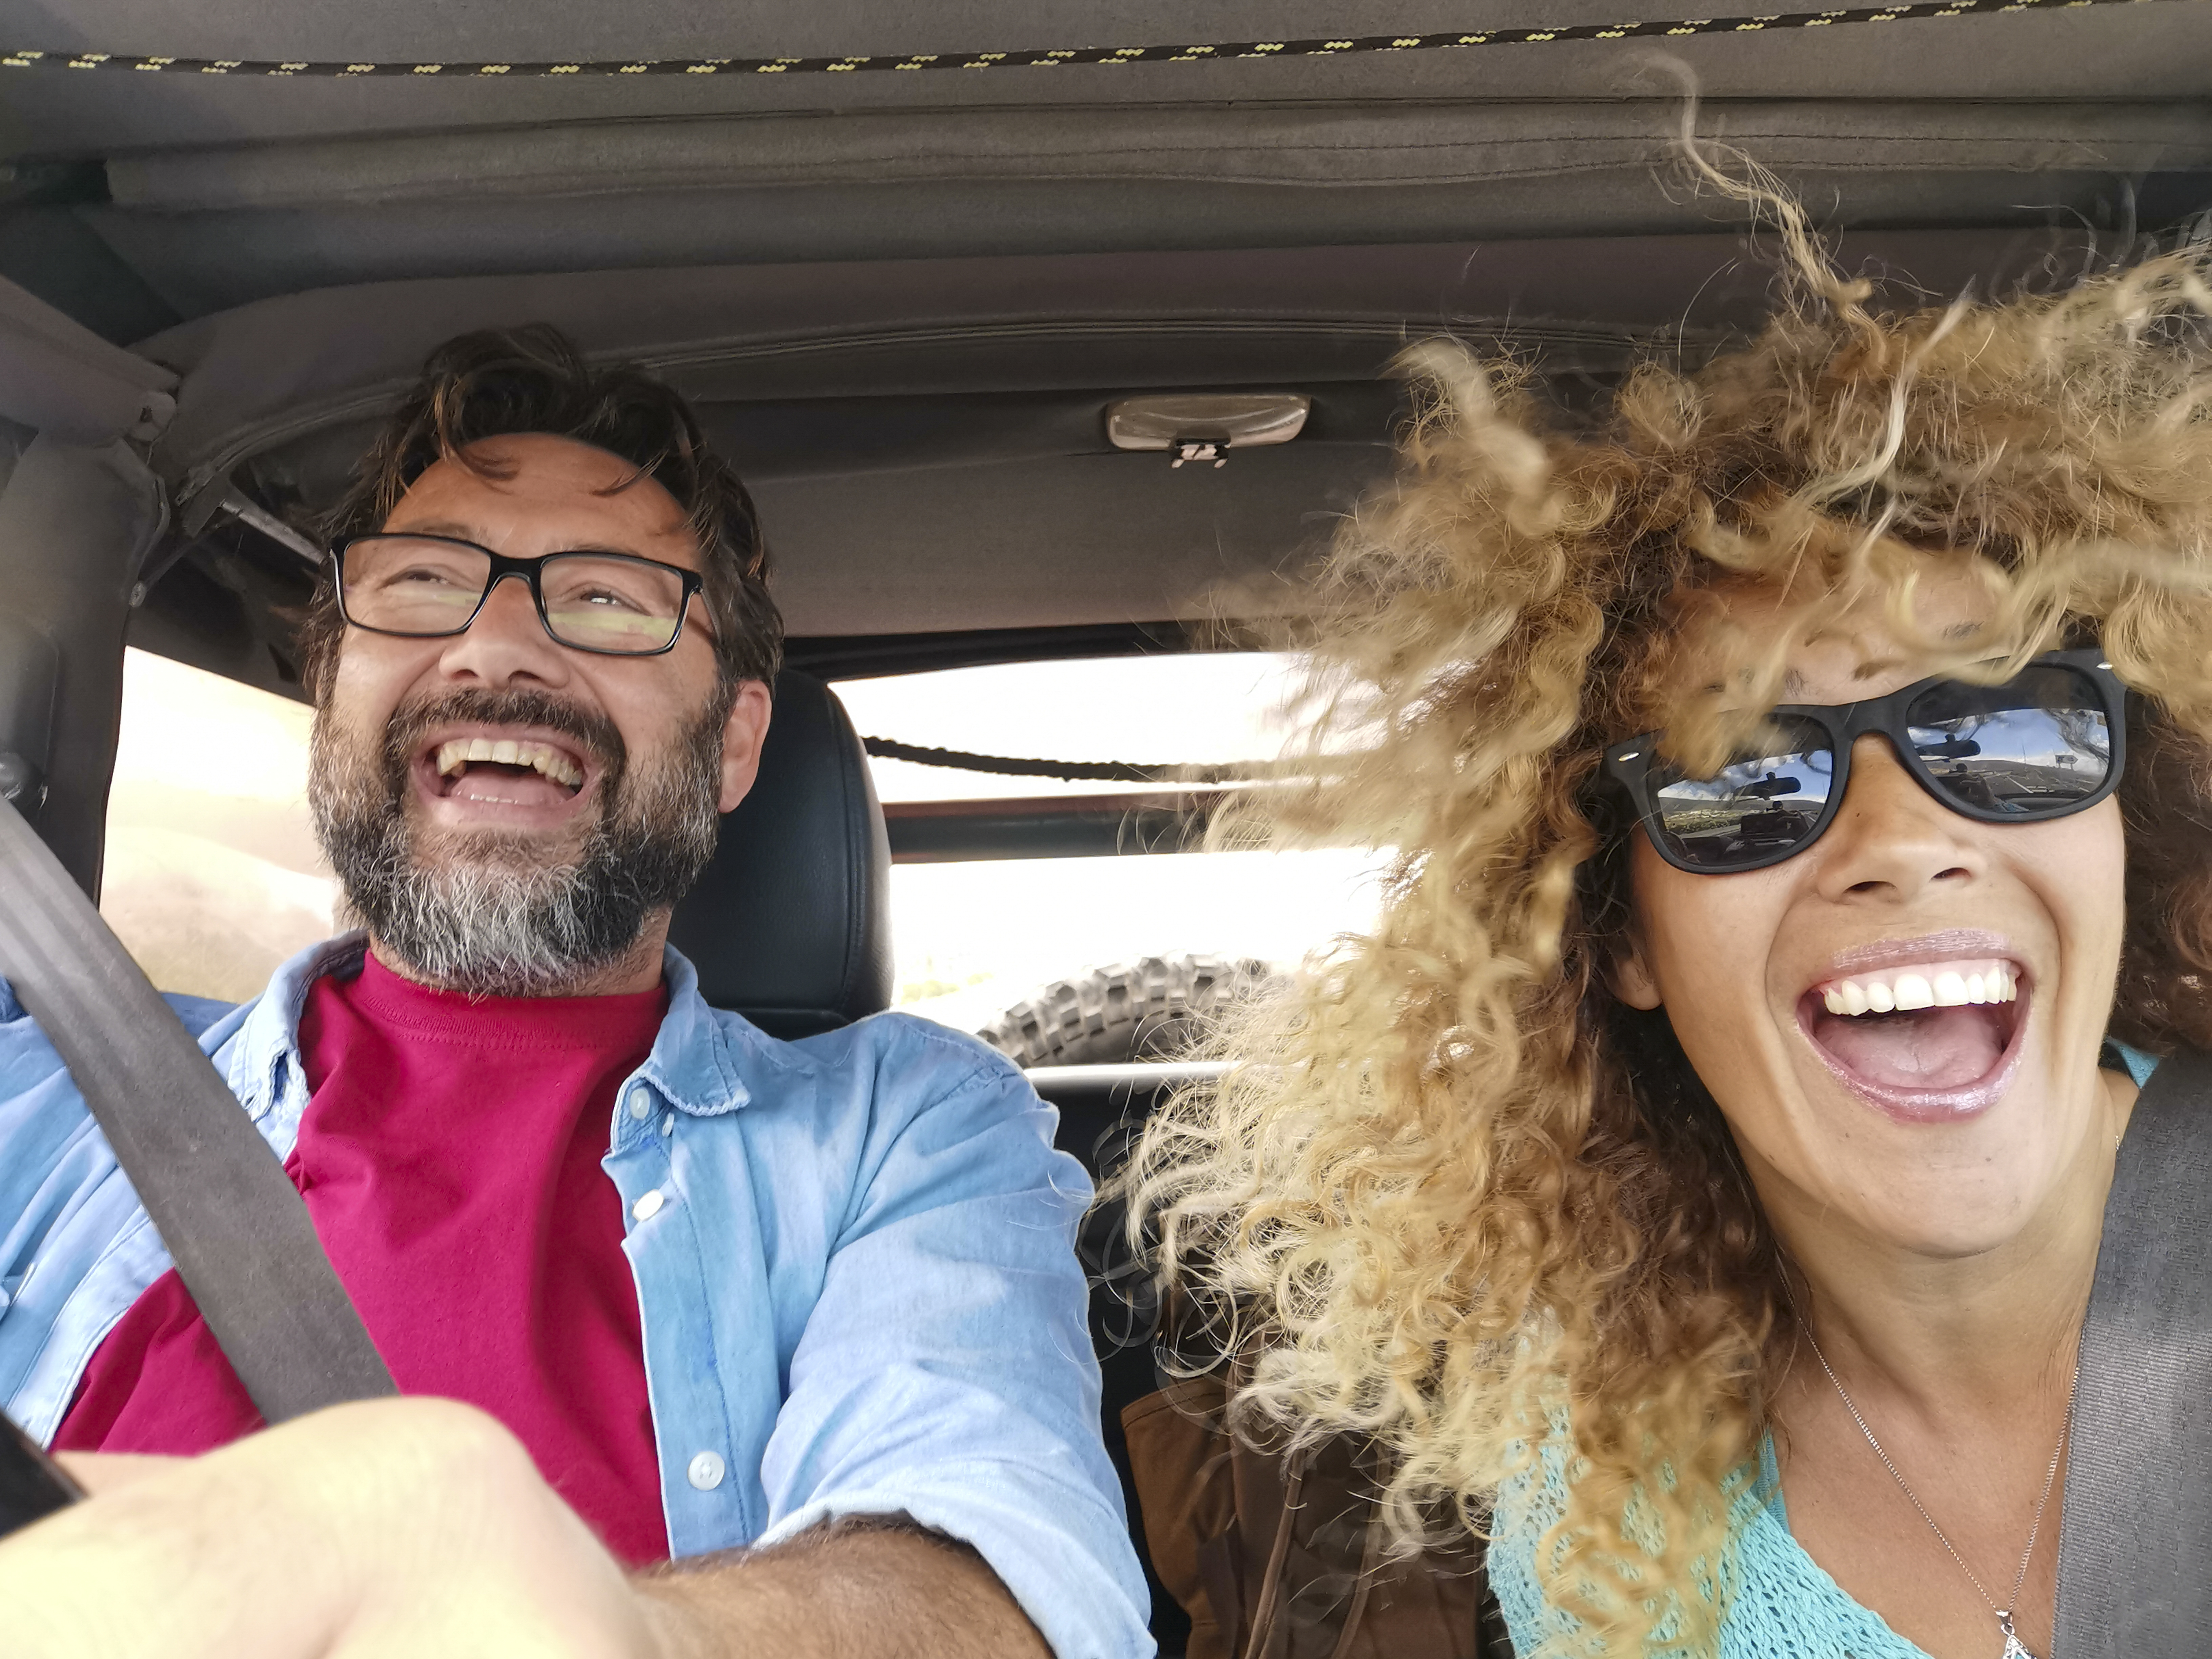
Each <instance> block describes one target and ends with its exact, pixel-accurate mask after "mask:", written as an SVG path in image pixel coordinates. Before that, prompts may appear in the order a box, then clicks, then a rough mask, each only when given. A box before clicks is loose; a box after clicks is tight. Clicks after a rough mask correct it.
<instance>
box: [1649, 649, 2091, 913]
mask: <svg viewBox="0 0 2212 1659" xmlns="http://www.w3.org/2000/svg"><path fill="white" fill-rule="evenodd" d="M2126 707H2127V691H2126V688H2125V687H2124V686H2123V685H2122V684H2120V681H2119V677H2118V675H2116V674H2114V673H2113V672H2112V664H2111V663H2109V662H2107V661H2106V660H2105V657H2104V653H2102V652H2100V651H2096V650H2086V651H2058V652H2053V653H2051V654H2050V655H2048V656H2042V657H2038V658H2037V659H2035V660H2034V661H2033V662H2031V663H2030V664H2028V665H2027V667H2026V668H2024V669H2022V670H2021V672H2020V673H2019V674H2018V675H2017V676H2015V678H2012V679H2010V680H2008V681H2006V682H2005V683H2004V684H2002V685H1969V684H1966V683H1965V682H1964V681H1962V680H1955V679H1948V678H1943V677H1942V676H1940V675H1939V676H1937V677H1936V678H1931V679H1924V680H1921V681H1918V682H1917V683H1916V684H1911V685H1908V686H1906V687H1905V688H1904V690H1899V691H1893V692H1891V693H1890V694H1889V695H1888V696H1881V697H1869V698H1867V699H1866V700H1865V701H1864V702H1844V703H1834V704H1825V703H1785V704H1784V705H1782V706H1781V707H1779V708H1776V709H1775V710H1774V712H1773V713H1772V714H1771V715H1770V716H1769V718H1768V722H1767V726H1766V729H1765V733H1764V735H1763V737H1762V738H1761V739H1760V740H1759V741H1758V742H1756V743H1755V744H1754V745H1753V747H1754V749H1755V750H1757V752H1755V753H1750V754H1747V755H1746V756H1744V757H1743V758H1741V759H1740V760H1736V761H1732V762H1730V763H1729V764H1728V765H1727V766H1725V767H1723V768H1722V769H1721V770H1720V772H1719V773H1718V774H1717V775H1715V776H1712V777H1710V778H1692V777H1688V776H1686V775H1684V774H1683V772H1682V770H1681V769H1680V768H1679V767H1677V766H1674V765H1673V764H1672V763H1669V762H1668V761H1666V760H1664V759H1662V758H1661V757H1660V755H1659V753H1658V742H1659V735H1660V734H1659V733H1657V732H1646V733H1645V734H1644V735H1643V736H1642V737H1638V738H1628V739H1627V740H1626V741H1625V742H1622V743H1617V744H1613V747H1612V748H1611V749H1609V750H1607V751H1606V757H1605V769H1606V772H1607V775H1609V776H1610V777H1612V778H1613V781H1615V782H1617V783H1619V784H1620V786H1621V787H1623V788H1625V789H1626V790H1627V792H1628V794H1629V797H1630V799H1632V800H1633V801H1634V802H1635V805H1636V811H1637V813H1638V816H1639V817H1641V818H1642V820H1643V823H1644V832H1645V833H1646V834H1647V835H1649V836H1650V838H1651V845H1652V846H1653V847H1654V848H1656V849H1657V851H1658V854H1659V856H1660V857H1662V858H1663V859H1665V860H1667V862H1668V863H1669V864H1671V865H1673V866H1674V867H1675V868H1676V869H1678V870H1690V871H1695V872H1701V873H1704V874H1708V875H1728V874H1734V873H1735V872H1738V871H1742V870H1762V869H1765V867H1766V866H1768V865H1770V864H1779V863H1781V862H1782V860H1784V859H1786V858H1790V857H1793V856H1794V855H1796V854H1799V853H1802V852H1803V851H1804V850H1805V849H1806V848H1808V847H1810V846H1811V845H1812V844H1813V843H1814V841H1816V840H1818V839H1819V837H1820V832H1821V831H1822V830H1824V829H1826V828H1827V827H1828V825H1829V823H1831V822H1832V821H1833V819H1834V818H1835V816H1836V810H1837V808H1838V807H1839V806H1841V805H1843V800H1844V789H1845V788H1846V787H1848V786H1849V784H1850V773H1851V745H1852V744H1853V743H1854V742H1856V741H1857V739H1858V738H1861V737H1863V736H1864V735H1866V734H1867V733H1868V732H1880V733H1881V735H1882V736H1883V737H1886V738H1888V739H1889V744H1890V747H1891V748H1892V749H1893V750H1896V751H1897V757H1898V759H1899V761H1901V762H1902V763H1904V766H1905V770H1906V771H1908V772H1910V773H1911V775H1913V777H1914V778H1915V779H1916V780H1917V781H1918V783H1919V785H1920V787H1922V788H1923V789H1925V790H1926V791H1927V792H1928V793H1929V794H1931V795H1933V796H1934V797H1935V798H1936V799H1937V800H1939V801H1941V802H1942V803H1943V805H1946V806H1948V807H1949V808H1950V809H1951V810H1952V811H1954V812H1957V813H1960V814H1961V815H1963V816H1964V817H1970V818H1975V819H1978V820H1979V821H1981V822H1982V823H2042V822H2043V821H2045V819H2049V818H2063V817H2065V816H2066V815H2067V814H2068V813H2069V812H2079V811H2083V810H2084V809H2086V808H2087V807H2091V806H2094V805H2096V804H2097V803H2098V802H2099V801H2100V800H2102V799H2105V797H2106V796H2107V795H2109V794H2111V793H2112V791H2113V789H2114V788H2115V787H2118V783H2119V781H2120V768H2121V766H2122V764H2123V763H2124V761H2125V758H2126V757H2125V754H2124V750H2125V726H2126V720H2125V714H2126Z"/></svg>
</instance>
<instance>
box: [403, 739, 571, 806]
mask: <svg viewBox="0 0 2212 1659" xmlns="http://www.w3.org/2000/svg"><path fill="white" fill-rule="evenodd" d="M420 765H421V769H422V773H423V774H424V779H423V781H424V787H425V790H426V793H428V794H429V795H431V796H432V797H433V798H434V799H440V800H453V801H461V802H477V803H482V804H483V805H492V806H513V807H525V808H528V807H539V808H544V807H552V808H559V807H562V806H566V805H568V803H569V802H571V801H573V800H574V799H575V798H576V797H577V796H578V795H579V794H580V793H582V791H583V789H584V787H585V785H586V781H588V778H589V772H588V770H587V765H588V763H587V762H586V760H585V759H584V757H582V756H580V755H577V754H574V753H573V752H571V751H570V750H567V749H565V748H563V747H562V745H561V744H556V743H552V742H549V741H547V740H545V739H544V738H498V737H486V736H480V735H471V736H467V737H454V738H446V739H445V740H444V741H442V742H440V743H438V744H434V745H432V746H431V747H429V748H428V749H426V750H424V751H423V754H422V761H421V763H420Z"/></svg>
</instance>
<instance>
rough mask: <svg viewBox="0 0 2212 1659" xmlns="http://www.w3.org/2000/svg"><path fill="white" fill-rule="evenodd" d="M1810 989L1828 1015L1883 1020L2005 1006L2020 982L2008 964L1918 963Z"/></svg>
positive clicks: (2017, 992) (2016, 991) (2015, 992)
mask: <svg viewBox="0 0 2212 1659" xmlns="http://www.w3.org/2000/svg"><path fill="white" fill-rule="evenodd" d="M1814 988H1815V989H1816V990H1817V991H1818V992H1819V993H1820V1000H1821V1001H1822V1002H1824V1003H1826V1005H1827V1008H1828V1012H1830V1013H1832V1014H1844V1015H1857V1014H1887V1013H1899V1012H1910V1011H1911V1010H1912V1009H1915V1008H1958V1007H1963V1006H1966V1005H1967V1004H1969V1003H1989V1002H2010V1001H2012V1000H2014V999H2015V997H2017V996H2018V995H2019V994H2020V981H2019V976H2018V975H2015V973H2014V972H2013V968H2012V964H2011V963H2008V962H1991V961H1983V962H1923V963H1914V964H1913V965H1912V966H1911V967H1909V968H1898V969H1892V970H1891V971H1889V972H1887V973H1881V974H1854V975H1851V977H1850V978H1849V979H1834V980H1830V981H1828V982H1827V983H1826V984H1825V985H1820V986H1816V987H1814Z"/></svg>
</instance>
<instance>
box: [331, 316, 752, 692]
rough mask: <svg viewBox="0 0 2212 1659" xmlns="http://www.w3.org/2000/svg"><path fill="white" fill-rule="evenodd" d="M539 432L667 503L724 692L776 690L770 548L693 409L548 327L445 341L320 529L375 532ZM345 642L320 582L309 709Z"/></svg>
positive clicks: (637, 372) (635, 371) (748, 499)
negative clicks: (481, 449)
mask: <svg viewBox="0 0 2212 1659" xmlns="http://www.w3.org/2000/svg"><path fill="white" fill-rule="evenodd" d="M521 433H544V434H548V435H551V436H553V437H556V438H570V439H574V441H576V442H578V443H585V444H589V445H591V446H592V447H593V448H595V449H604V450H605V451H606V452H607V453H609V454H611V455H616V456H619V457H620V458H621V459H623V460H626V461H629V463H631V464H632V465H634V466H635V467H636V468H637V471H638V475H639V476H641V477H650V478H652V479H653V480H654V481H656V482H657V483H659V484H660V486H661V487H662V488H663V489H665V490H667V491H668V493H669V494H670V495H672V496H674V497H675V498H676V503H677V505H678V507H682V508H683V509H684V517H685V519H686V520H687V521H688V522H689V523H690V527H691V533H692V534H693V536H695V537H696V538H697V539H698V544H699V550H700V561H699V565H700V574H701V576H702V578H703V588H702V597H703V598H704V599H705V601H706V605H707V611H708V617H710V618H711V619H712V621H713V623H714V655H715V659H716V661H717V662H718V664H719V665H720V669H721V675H722V680H723V683H724V684H726V685H728V684H735V683H736V682H738V681H739V680H763V681H766V682H768V683H769V684H771V685H772V684H774V683H775V672H776V669H777V668H778V666H779V665H781V662H782V659H783V617H782V616H781V613H780V612H779V611H777V610H776V607H775V600H774V599H771V598H769V591H768V576H769V555H768V544H767V542H766V541H765V540H764V539H763V537H762V535H761V528H760V520H759V517H758V515H757V513H755V511H754V510H753V501H752V496H751V495H750V494H749V493H748V492H747V491H746V489H745V486H744V481H743V480H742V479H740V478H739V477H738V475H737V472H736V471H734V470H733V469H732V467H731V466H730V465H729V464H728V463H727V462H726V461H724V460H723V459H721V458H720V456H718V455H716V454H715V453H714V452H713V451H712V450H710V449H708V447H707V441H706V439H705V437H704V435H702V433H701V432H700V430H699V422H698V421H697V419H696V417H695V416H693V414H692V413H691V410H690V405H689V404H686V403H685V402H684V399H683V398H682V397H681V396H679V395H678V393H677V392H675V391H674V390H673V389H672V388H671V387H669V386H664V385H662V384H661V383H660V382H659V380H654V379H653V377H652V376H651V375H649V374H646V373H645V372H644V371H643V370H642V369H639V368H634V367H632V366H630V365H629V364H623V363H617V364H613V365H611V366H609V367H606V368H593V367H592V365H591V364H590V363H588V362H586V361H585V360H584V356H583V354H582V353H581V352H580V351H579V350H578V349H576V345H575V343H574V341H572V340H571V339H569V338H568V336H567V335H565V334H563V333H562V331H560V330H559V329H557V328H555V327H553V326H552V325H550V324H548V323H532V324H530V325H527V326H526V327H522V328H515V329H498V330H489V329H488V330H484V331H480V332H477V333H473V334H463V335H460V336H458V337H455V338H453V339H451V340H448V341H447V342H446V343H445V344H443V345H441V346H440V347H439V348H438V349H436V350H435V351H433V352H432V353H431V354H430V356H429V358H428V361H427V362H424V363H423V365H422V379H421V380H417V381H416V384H415V386H414V387H413V388H412V389H411V390H410V391H409V392H408V393H407V395H406V396H405V397H404V398H402V399H401V400H400V401H399V403H398V406H397V407H395V408H394V409H393V410H392V414H391V416H390V417H389V418H388V419H387V420H386V422H385V425H384V429H383V431H382V432H381V433H380V434H379V435H377V439H376V441H375V442H374V444H372V445H371V446H370V447H369V450H368V453H367V454H366V455H365V456H363V457H362V464H361V467H360V470H359V471H358V472H357V473H356V477H355V480H354V483H353V487H352V488H351V489H349V490H348V491H347V492H346V494H345V496H344V498H343V500H341V501H339V502H338V504H337V506H336V507H333V508H332V509H331V513H330V514H329V516H328V518H327V519H326V520H325V531H326V532H327V533H328V535H329V536H330V538H331V540H332V541H333V542H336V541H337V540H339V539H341V538H344V537H347V536H354V535H360V534H362V533H363V532H368V531H373V530H375V529H378V528H380V526H382V525H383V523H384V521H385V520H386V518H387V517H388V516H390V514H391V512H392V508H393V507H396V506H398V503H399V498H400V497H401V496H403V495H405V494H406V493H407V490H408V488H409V487H410V485H411V484H413V483H414V482H415V480H416V478H418V477H421V476H422V473H423V472H424V471H427V470H428V468H429V467H430V465H432V464H433V463H434V462H436V461H439V460H444V459H455V460H459V461H460V462H461V463H462V464H463V465H466V466H469V467H471V469H472V470H474V471H478V472H482V473H484V474H485V475H486V476H491V477H496V476H499V475H498V473H497V472H496V471H495V470H494V469H493V468H492V467H491V466H489V465H488V464H487V463H486V462H485V461H484V460H483V459H482V458H481V457H471V456H470V455H469V454H468V453H467V451H468V447H469V446H470V445H471V444H473V443H475V442H477V441H479V440H480V439H484V438H495V437H503V436H506V435H510V434H521ZM344 632H345V622H344V618H343V617H341V616H340V614H339V612H338V605H337V589H336V587H335V586H334V585H333V582H332V580H331V573H330V572H329V571H325V574H324V576H323V580H322V581H321V582H320V584H319V586H317V588H316V590H315V596H314V599H313V600H312V601H311V602H310V604H309V605H308V607H307V614H306V616H305V617H304V618H303V619H302V621H301V627H300V652H301V675H302V678H304V679H305V681H306V683H307V688H308V690H310V691H311V692H313V694H314V695H315V696H317V697H318V698H319V697H320V696H322V689H323V687H324V685H325V684H326V683H327V680H328V676H329V672H330V671H331V668H333V667H334V666H335V665H337V653H338V644H339V641H340V640H341V639H342V638H343V635H344Z"/></svg>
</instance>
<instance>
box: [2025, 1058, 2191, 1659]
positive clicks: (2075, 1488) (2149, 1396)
mask: <svg viewBox="0 0 2212 1659" xmlns="http://www.w3.org/2000/svg"><path fill="white" fill-rule="evenodd" d="M2054 1647H2055V1659H2166V1656H2172V1659H2197V1656H2201V1655H2204V1654H2212V1059H2208V1058H2207V1057H2206V1056H2205V1055H2203V1054H2191V1053H2189V1052H2186V1051H2184V1052H2182V1053H2179V1054H2175V1055H2174V1056H2173V1058H2172V1059H2171V1060H2163V1061H2161V1062H2160V1065H2159V1068H2158V1070H2157V1071H2155V1072H2154V1073H2152V1074H2151V1079H2150V1081H2149V1082H2148V1083H2146V1084H2145V1085H2143V1090H2142V1094H2141V1096H2139V1097H2137V1099H2136V1107H2135V1115H2134V1116H2133V1117H2132V1118H2131V1119H2130V1121H2129V1123H2128V1133H2127V1138H2126V1139H2125V1140H2124V1141H2123V1142H2122V1143H2121V1146H2120V1154H2119V1165H2118V1170H2116V1171H2115V1172H2114V1174H2113V1177H2112V1194H2111V1196H2110V1197H2109V1198H2107V1199H2106V1203H2105V1236H2104V1243H2103V1244H2102V1245H2101V1246H2100V1249H2099V1250H2098V1252H2097V1277H2096V1279H2095V1282H2094V1285H2093V1287H2092V1289H2091V1290H2090V1292H2089V1312H2088V1316H2087V1319H2085V1320H2084V1321H2083V1322H2082V1327H2081V1370H2080V1375H2079V1378H2078V1380H2077V1382H2076V1383H2075V1402H2074V1434H2073V1438H2072V1440H2071V1441H2070V1442H2069V1445H2068V1449H2067V1454H2066V1504H2065V1508H2064V1510H2063V1520H2062V1522H2061V1523H2060V1528H2059V1534H2058V1628H2057V1642H2056V1644H2054Z"/></svg>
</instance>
